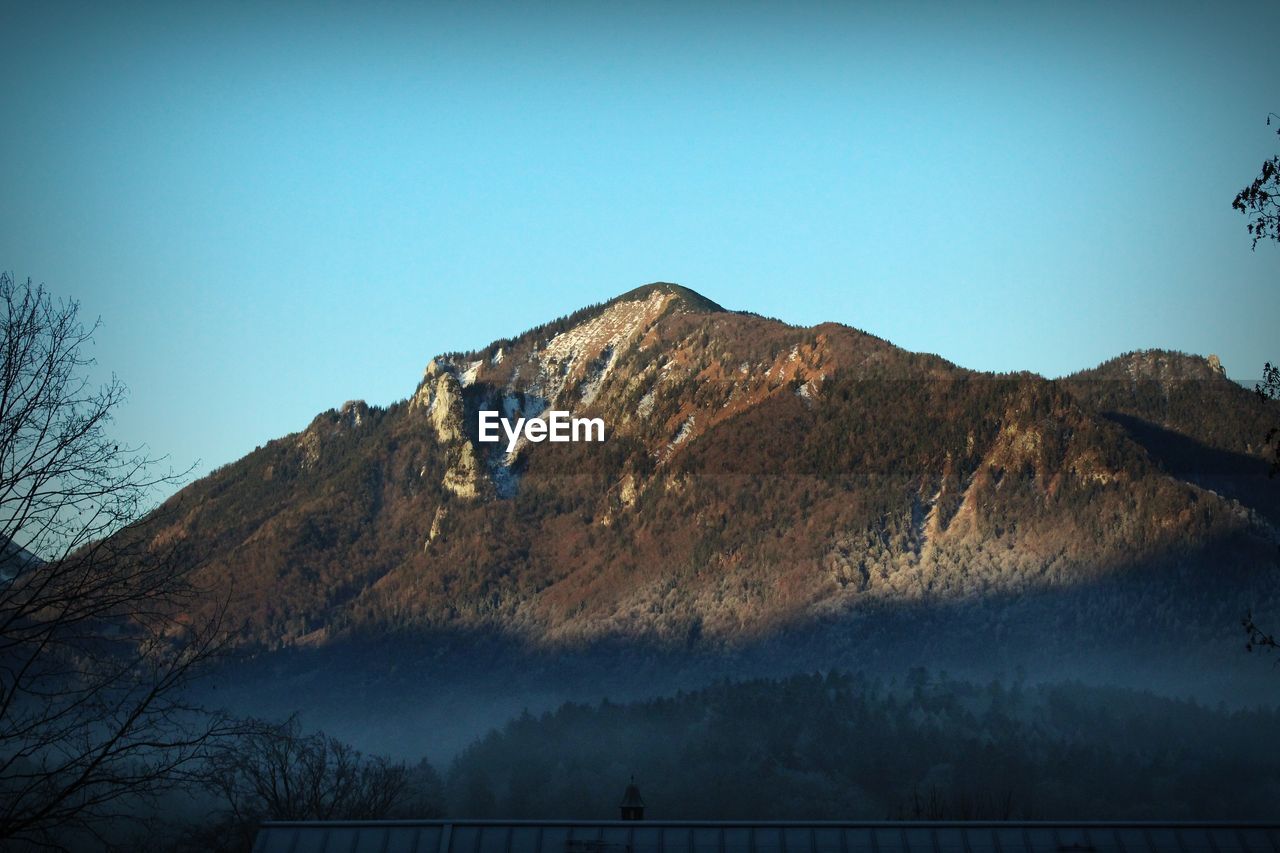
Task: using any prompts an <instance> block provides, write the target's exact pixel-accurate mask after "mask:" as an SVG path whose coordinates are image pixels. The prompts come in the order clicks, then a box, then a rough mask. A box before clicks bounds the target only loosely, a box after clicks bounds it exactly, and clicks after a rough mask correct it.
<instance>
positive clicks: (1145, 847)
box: [253, 820, 1280, 853]
mask: <svg viewBox="0 0 1280 853" xmlns="http://www.w3.org/2000/svg"><path fill="white" fill-rule="evenodd" d="M253 850H254V853H1068V851H1071V853H1086V851H1098V853H1153V851H1160V853H1164V851H1172V853H1280V824H1258V823H1145V822H1140V823H1134V822H1128V823H1121V822H1060V823H1055V822H991V821H963V822H959V821H955V822H933V821H931V822H912V821H903V822H878V823H875V822H859V823H842V822H797V821H773V822H763V821H755V822H733V821H679V822H672V821H630V822H626V821H516V820H512V821H493V820H474V821H463V820H457V821H268V822H265V823H263V824H262V827H261V828H260V829H259V831H258V837H257V840H256V842H255V844H254V847H253Z"/></svg>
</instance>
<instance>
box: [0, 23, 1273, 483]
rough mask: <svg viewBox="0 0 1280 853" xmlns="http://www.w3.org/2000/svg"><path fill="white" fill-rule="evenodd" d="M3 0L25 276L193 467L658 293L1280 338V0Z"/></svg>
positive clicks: (1063, 358)
mask: <svg viewBox="0 0 1280 853" xmlns="http://www.w3.org/2000/svg"><path fill="white" fill-rule="evenodd" d="M366 5H368V6H370V7H371V8H363V7H357V6H356V5H355V4H339V3H323V4H315V5H308V4H301V3H289V4H266V5H261V4H256V3H248V2H245V3H217V4H213V3H206V4H200V5H197V4H177V3H175V4H168V3H164V4H161V3H156V4H151V5H129V4H120V3H113V4H83V5H80V4H77V5H59V4H48V3H38V4H37V3H31V4H26V5H4V6H0V34H3V39H2V40H0V41H2V44H3V47H2V48H0V75H2V76H0V81H2V82H0V117H3V123H4V130H3V136H2V137H0V138H2V140H3V141H0V188H2V189H3V199H4V201H3V205H2V206H0V268H3V269H7V270H9V271H11V272H13V273H15V274H16V275H17V276H19V277H21V278H26V277H28V276H30V277H31V278H33V279H35V280H36V281H40V282H44V283H45V284H47V285H48V287H49V288H50V289H51V290H53V291H54V292H55V293H57V294H61V295H65V296H68V297H73V298H75V299H78V300H80V302H81V304H82V310H83V312H84V313H85V314H86V315H89V316H91V317H92V316H101V318H102V321H103V327H102V329H101V331H100V332H99V334H98V336H97V345H96V347H95V351H94V354H95V356H96V357H97V359H98V360H99V362H100V365H101V366H102V368H103V369H105V370H108V371H114V372H115V373H116V374H118V375H119V376H120V378H121V379H122V380H124V381H125V382H126V383H127V384H128V385H129V386H130V388H131V389H132V399H131V401H130V403H129V405H128V406H127V407H126V408H125V409H123V410H122V411H121V412H120V415H119V417H118V419H117V424H116V432H117V434H118V436H119V437H120V438H121V439H125V440H129V441H135V442H138V441H141V442H145V443H147V444H148V445H149V446H150V447H151V448H152V449H153V450H155V451H157V452H161V453H168V454H170V455H171V456H172V458H173V460H174V462H175V463H177V464H178V465H179V466H180V467H181V466H185V465H187V464H190V463H193V462H196V461H197V460H200V465H199V467H198V469H197V473H204V472H207V471H208V470H209V469H210V468H211V467H213V466H216V465H219V464H222V463H225V462H229V461H231V460H233V459H235V458H238V457H239V456H240V455H242V454H244V453H245V452H247V451H249V450H252V449H253V447H254V446H255V445H257V444H261V443H265V442H266V441H267V440H268V439H270V438H273V437H277V436H280V435H283V434H285V433H288V432H292V431H296V430H298V429H301V428H302V427H303V426H305V425H306V424H307V422H308V421H309V420H310V419H311V417H312V416H313V415H315V414H316V413H317V412H319V411H322V410H324V409H327V408H329V407H331V406H336V405H339V404H341V403H342V402H343V401H344V400H346V399H349V398H363V399H366V400H368V401H369V402H371V403H378V404H387V403H390V402H392V401H394V400H397V399H400V398H403V397H405V396H407V395H408V394H409V393H411V391H412V390H413V388H414V385H415V383H416V382H417V380H418V378H419V376H420V374H421V371H422V367H423V366H424V364H425V363H426V362H427V360H428V359H429V358H430V357H431V356H432V355H433V354H435V353H437V352H441V351H445V350H454V349H471V348H474V347H478V346H482V345H484V344H486V343H488V342H489V341H490V340H492V339H494V338H496V337H501V336H506V335H510V334H513V333H516V332H518V331H521V330H522V329H524V328H526V327H528V326H531V325H533V324H536V323H538V322H541V321H544V320H547V319H550V318H551V317H553V316H556V315H559V314H563V313H567V312H569V311H571V310H573V309H575V308H578V307H580V306H582V305H584V304H586V303H589V302H595V301H599V300H602V299H606V298H608V297H611V296H613V295H616V294H617V293H619V292H621V291H624V290H627V289H629V288H631V287H634V286H636V285H639V284H643V283H646V282H649V281H654V280H667V281H675V282H679V283H682V284H685V285H687V286H689V287H692V288H694V289H695V290H698V291H700V292H701V293H703V294H705V295H706V296H708V297H710V298H712V299H715V300H717V301H719V302H720V303H722V304H724V305H726V306H728V307H731V308H741V309H748V310H752V311H756V312H759V313H762V314H766V315H772V316H777V317H780V318H782V319H784V320H787V321H789V322H792V323H797V324H813V323H818V322H821V321H825V320H835V321H839V322H844V323H848V324H850V325H853V326H857V327H859V328H863V329H866V330H867V331H870V332H873V333H875V334H878V335H881V336H883V337H886V338H888V339H890V340H891V341H893V342H894V343H896V344H898V345H900V346H904V347H907V348H910V349H914V350H926V351H931V352H937V353H940V354H941V355H943V356H945V357H946V358H948V359H951V360H952V361H955V362H957V363H959V364H961V365H964V366H967V367H972V368H978V369H986V370H1014V369H1029V370H1034V371H1037V372H1040V373H1042V374H1045V375H1047V376H1057V375H1061V374H1063V373H1067V372H1070V371H1073V370H1076V369H1079V368H1083V367H1088V366H1092V365H1094V364H1096V363H1098V362H1099V361H1102V360H1103V359H1106V358H1108V357H1110V356H1113V355H1116V354H1118V353H1120V352H1122V351H1125V350H1130V349H1137V348H1145V347H1167V348H1173V349H1181V350H1187V351H1192V352H1199V353H1205V354H1207V353H1209V352H1215V353H1217V354H1218V355H1220V356H1221V357H1222V360H1223V362H1224V363H1225V365H1226V367H1227V369H1228V371H1229V373H1230V374H1231V375H1232V376H1233V377H1235V378H1248V377H1253V376H1257V375H1258V374H1259V373H1260V371H1261V366H1262V363H1263V362H1264V361H1266V360H1269V359H1270V360H1275V359H1280V340H1278V339H1277V335H1276V334H1275V331H1276V329H1277V324H1278V321H1280V287H1278V286H1277V285H1280V251H1277V249H1276V248H1275V247H1273V246H1270V245H1267V246H1260V247H1259V249H1258V251H1257V252H1256V253H1251V252H1250V251H1249V241H1248V237H1247V235H1246V234H1245V230H1244V220H1243V218H1242V217H1241V216H1239V214H1237V213H1235V212H1234V211H1232V210H1231V209H1230V201H1231V198H1232V196H1233V195H1234V193H1235V191H1236V190H1237V189H1239V188H1240V187H1241V186H1243V185H1244V184H1245V183H1247V182H1248V181H1249V180H1251V179H1252V178H1253V177H1254V176H1255V175H1256V174H1257V172H1258V168H1259V166H1260V164H1261V162H1262V160H1263V159H1264V158H1265V157H1266V156H1268V155H1270V154H1273V153H1275V152H1276V151H1277V150H1280V138H1277V137H1276V136H1275V135H1274V132H1273V131H1274V127H1273V128H1271V129H1268V128H1267V127H1266V126H1265V125H1264V123H1263V122H1264V119H1265V117H1266V115H1267V113H1268V112H1269V111H1272V110H1275V111H1280V86H1277V83H1278V82H1280V62H1278V61H1277V56H1276V52H1275V50H1274V34H1275V33H1276V32H1277V31H1280V5H1277V4H1276V3H1274V2H1270V3H1259V4H1255V5H1252V6H1217V7H1216V8H1214V9H1213V10H1209V9H1208V8H1207V7H1205V6H1203V5H1199V4H1197V5H1186V6H1182V5H1169V6H1163V5H1162V6H1160V7H1158V11H1155V10H1156V9H1157V7H1156V6H1152V5H1151V4H1141V5H1138V4H1134V5H1132V6H1129V7H1125V8H1118V9H1117V8H1113V6H1112V4H1091V3H1070V4H1066V3H1060V4H1053V5H1052V6H1051V5H1047V4H1046V5H1043V6H1035V5H1028V4H1022V3H1008V4H1004V3H1000V4H984V5H973V4H948V5H941V4H939V5H932V4H923V3H915V4H913V3H906V4H898V3H895V4H883V5H873V4H857V5H855V4H852V3H850V4H804V3H785V4H784V3H777V4H763V3H756V4H753V3H728V2H725V3H718V4H712V3H696V2H694V3H674V2H673V3H645V4H613V3H598V2H582V3H568V2H557V3H530V4H521V5H519V6H517V5H514V4H493V3H466V4H462V3H459V4H395V3H377V4H366Z"/></svg>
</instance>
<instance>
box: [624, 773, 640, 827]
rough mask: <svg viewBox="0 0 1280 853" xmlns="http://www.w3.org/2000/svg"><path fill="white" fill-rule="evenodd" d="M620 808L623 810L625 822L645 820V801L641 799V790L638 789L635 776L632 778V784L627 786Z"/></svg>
mask: <svg viewBox="0 0 1280 853" xmlns="http://www.w3.org/2000/svg"><path fill="white" fill-rule="evenodd" d="M619 807H620V808H621V809H622V819H623V820H644V800H643V799H641V798H640V789H639V788H637V787H636V777H635V776H632V777H631V784H629V785H627V790H626V792H624V793H623V795H622V802H621V803H619Z"/></svg>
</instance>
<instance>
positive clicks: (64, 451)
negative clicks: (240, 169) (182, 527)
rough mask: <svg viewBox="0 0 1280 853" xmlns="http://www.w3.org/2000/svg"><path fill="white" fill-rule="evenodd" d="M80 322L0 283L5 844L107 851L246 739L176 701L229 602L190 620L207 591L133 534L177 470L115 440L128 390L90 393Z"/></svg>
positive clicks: (173, 556) (0, 704) (175, 552)
mask: <svg viewBox="0 0 1280 853" xmlns="http://www.w3.org/2000/svg"><path fill="white" fill-rule="evenodd" d="M78 311H79V306H78V305H77V304H76V303H75V302H64V301H56V300H54V299H53V298H52V297H51V296H50V295H49V294H48V293H47V292H46V291H45V290H44V288H43V287H41V286H36V285H33V284H32V283H31V282H30V281H29V280H28V281H27V282H26V283H25V284H19V283H17V282H15V281H14V279H13V277H12V276H10V275H7V274H0V332H2V334H3V338H2V340H0V356H2V357H3V361H2V362H0V846H5V844H6V842H8V841H12V840H22V841H25V842H28V843H31V844H37V845H43V846H48V847H50V848H53V849H57V848H59V847H61V846H65V844H66V839H67V838H69V837H76V836H75V835H74V834H76V833H78V834H79V835H78V837H82V838H98V839H101V838H103V837H104V832H106V831H107V830H108V829H109V828H110V827H112V825H113V824H114V823H115V822H118V821H120V820H124V819H128V818H129V817H130V816H131V815H135V814H137V809H138V806H139V804H140V803H141V802H143V801H145V800H147V799H149V798H153V797H155V796H157V795H158V794H160V793H162V792H164V791H166V790H167V789H170V788H172V787H173V786H174V785H175V784H178V783H181V782H184V781H185V782H190V781H193V780H195V779H197V778H199V779H203V778H204V773H203V770H204V767H205V763H206V762H207V760H208V758H209V756H210V754H211V749H212V747H213V746H214V745H215V744H216V743H217V742H218V741H219V740H220V739H222V738H225V737H229V736H231V735H233V734H238V733H239V732H240V731H241V728H240V727H239V725H238V724H237V723H235V722H234V721H232V720H230V719H228V718H225V717H223V716H221V715H218V714H210V713H207V712H205V711H204V710H202V709H201V708H198V707H196V706H194V705H193V704H191V702H190V701H189V700H188V699H187V698H186V689H185V688H186V687H187V685H188V683H189V681H190V680H191V678H192V677H193V676H194V675H195V674H196V673H197V671H198V670H199V668H200V667H201V665H202V664H204V663H205V662H207V661H208V660H210V659H211V658H213V657H214V656H216V655H218V654H219V653H220V652H221V651H222V650H223V649H224V647H225V645H226V642H227V639H226V633H225V632H224V631H223V627H222V614H223V613H224V612H225V603H224V605H223V607H221V608H217V609H216V612H215V615H214V616H213V618H212V619H210V620H209V621H208V622H204V623H201V624H194V625H193V624H189V618H188V616H187V614H189V613H192V612H195V611H196V610H197V609H198V608H197V604H199V603H201V597H202V596H203V595H206V594H207V591H205V590H201V589H199V588H197V587H196V586H195V585H194V584H193V583H192V579H191V577H190V575H189V573H188V572H187V571H186V570H184V569H181V568H179V567H181V566H188V565H191V564H192V562H191V561H190V560H187V559H184V558H183V555H182V554H180V553H179V546H178V545H176V544H173V543H169V544H161V543H157V542H153V541H148V540H147V539H146V538H145V537H144V536H143V535H142V532H141V528H140V525H139V521H140V519H142V518H143V516H144V515H145V513H146V511H147V509H148V508H149V505H150V502H151V496H152V494H153V490H154V488H155V487H156V486H159V485H165V484H176V483H177V482H179V481H180V479H181V478H182V476H184V475H185V473H186V472H182V473H180V474H175V473H174V472H172V471H171V470H170V471H166V472H165V473H163V474H155V473H153V471H154V470H155V469H156V468H157V466H158V465H160V464H161V463H163V461H164V460H163V459H156V458H153V457H151V456H148V455H147V454H146V453H145V452H144V451H143V450H142V449H140V448H129V447H122V446H121V445H119V444H117V443H116V442H114V441H113V440H111V438H110V437H109V436H108V434H107V429H108V427H109V426H110V424H111V418H112V413H113V411H114V410H115V408H116V407H117V406H118V405H119V404H120V403H121V402H123V401H124V399H125V398H126V396H127V392H126V389H125V388H124V386H123V385H122V384H121V383H120V382H119V380H118V379H116V378H115V377H112V378H111V380H110V381H109V382H107V383H106V384H104V385H102V386H101V387H98V388H94V387H93V385H92V383H91V381H90V379H89V376H88V373H87V370H88V368H89V367H90V366H91V365H92V360H91V359H89V358H88V357H87V356H86V355H85V348H86V345H87V344H88V343H90V342H91V339H92V335H93V332H94V331H95V330H96V329H97V327H98V324H97V323H94V324H93V325H91V326H90V327H88V328H85V326H84V325H82V324H81V322H80V321H79V318H78Z"/></svg>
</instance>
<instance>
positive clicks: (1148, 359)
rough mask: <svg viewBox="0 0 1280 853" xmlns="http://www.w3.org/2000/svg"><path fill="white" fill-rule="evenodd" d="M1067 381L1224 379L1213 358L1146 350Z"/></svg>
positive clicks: (1219, 363) (1219, 367)
mask: <svg viewBox="0 0 1280 853" xmlns="http://www.w3.org/2000/svg"><path fill="white" fill-rule="evenodd" d="M1068 378H1069V379H1108V380H1113V381H1115V380H1124V381H1127V382H1134V381H1139V380H1141V381H1156V382H1185V381H1188V380H1201V381H1204V380H1217V379H1226V370H1225V368H1223V366H1222V361H1221V360H1220V359H1219V358H1218V357H1217V356H1216V355H1210V356H1209V357H1208V358H1205V357H1204V356H1200V355H1192V354H1189V353H1185V352H1178V351H1176V350H1164V349H1148V350H1135V351H1133V352H1126V353H1123V354H1122V355H1118V356H1116V357H1115V358H1112V359H1108V360H1107V361H1104V362H1103V363H1102V364H1100V365H1098V366H1097V367H1094V368H1090V369H1088V370H1081V371H1079V372H1078V373H1075V374H1072V375H1071V376H1070V377H1068Z"/></svg>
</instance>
